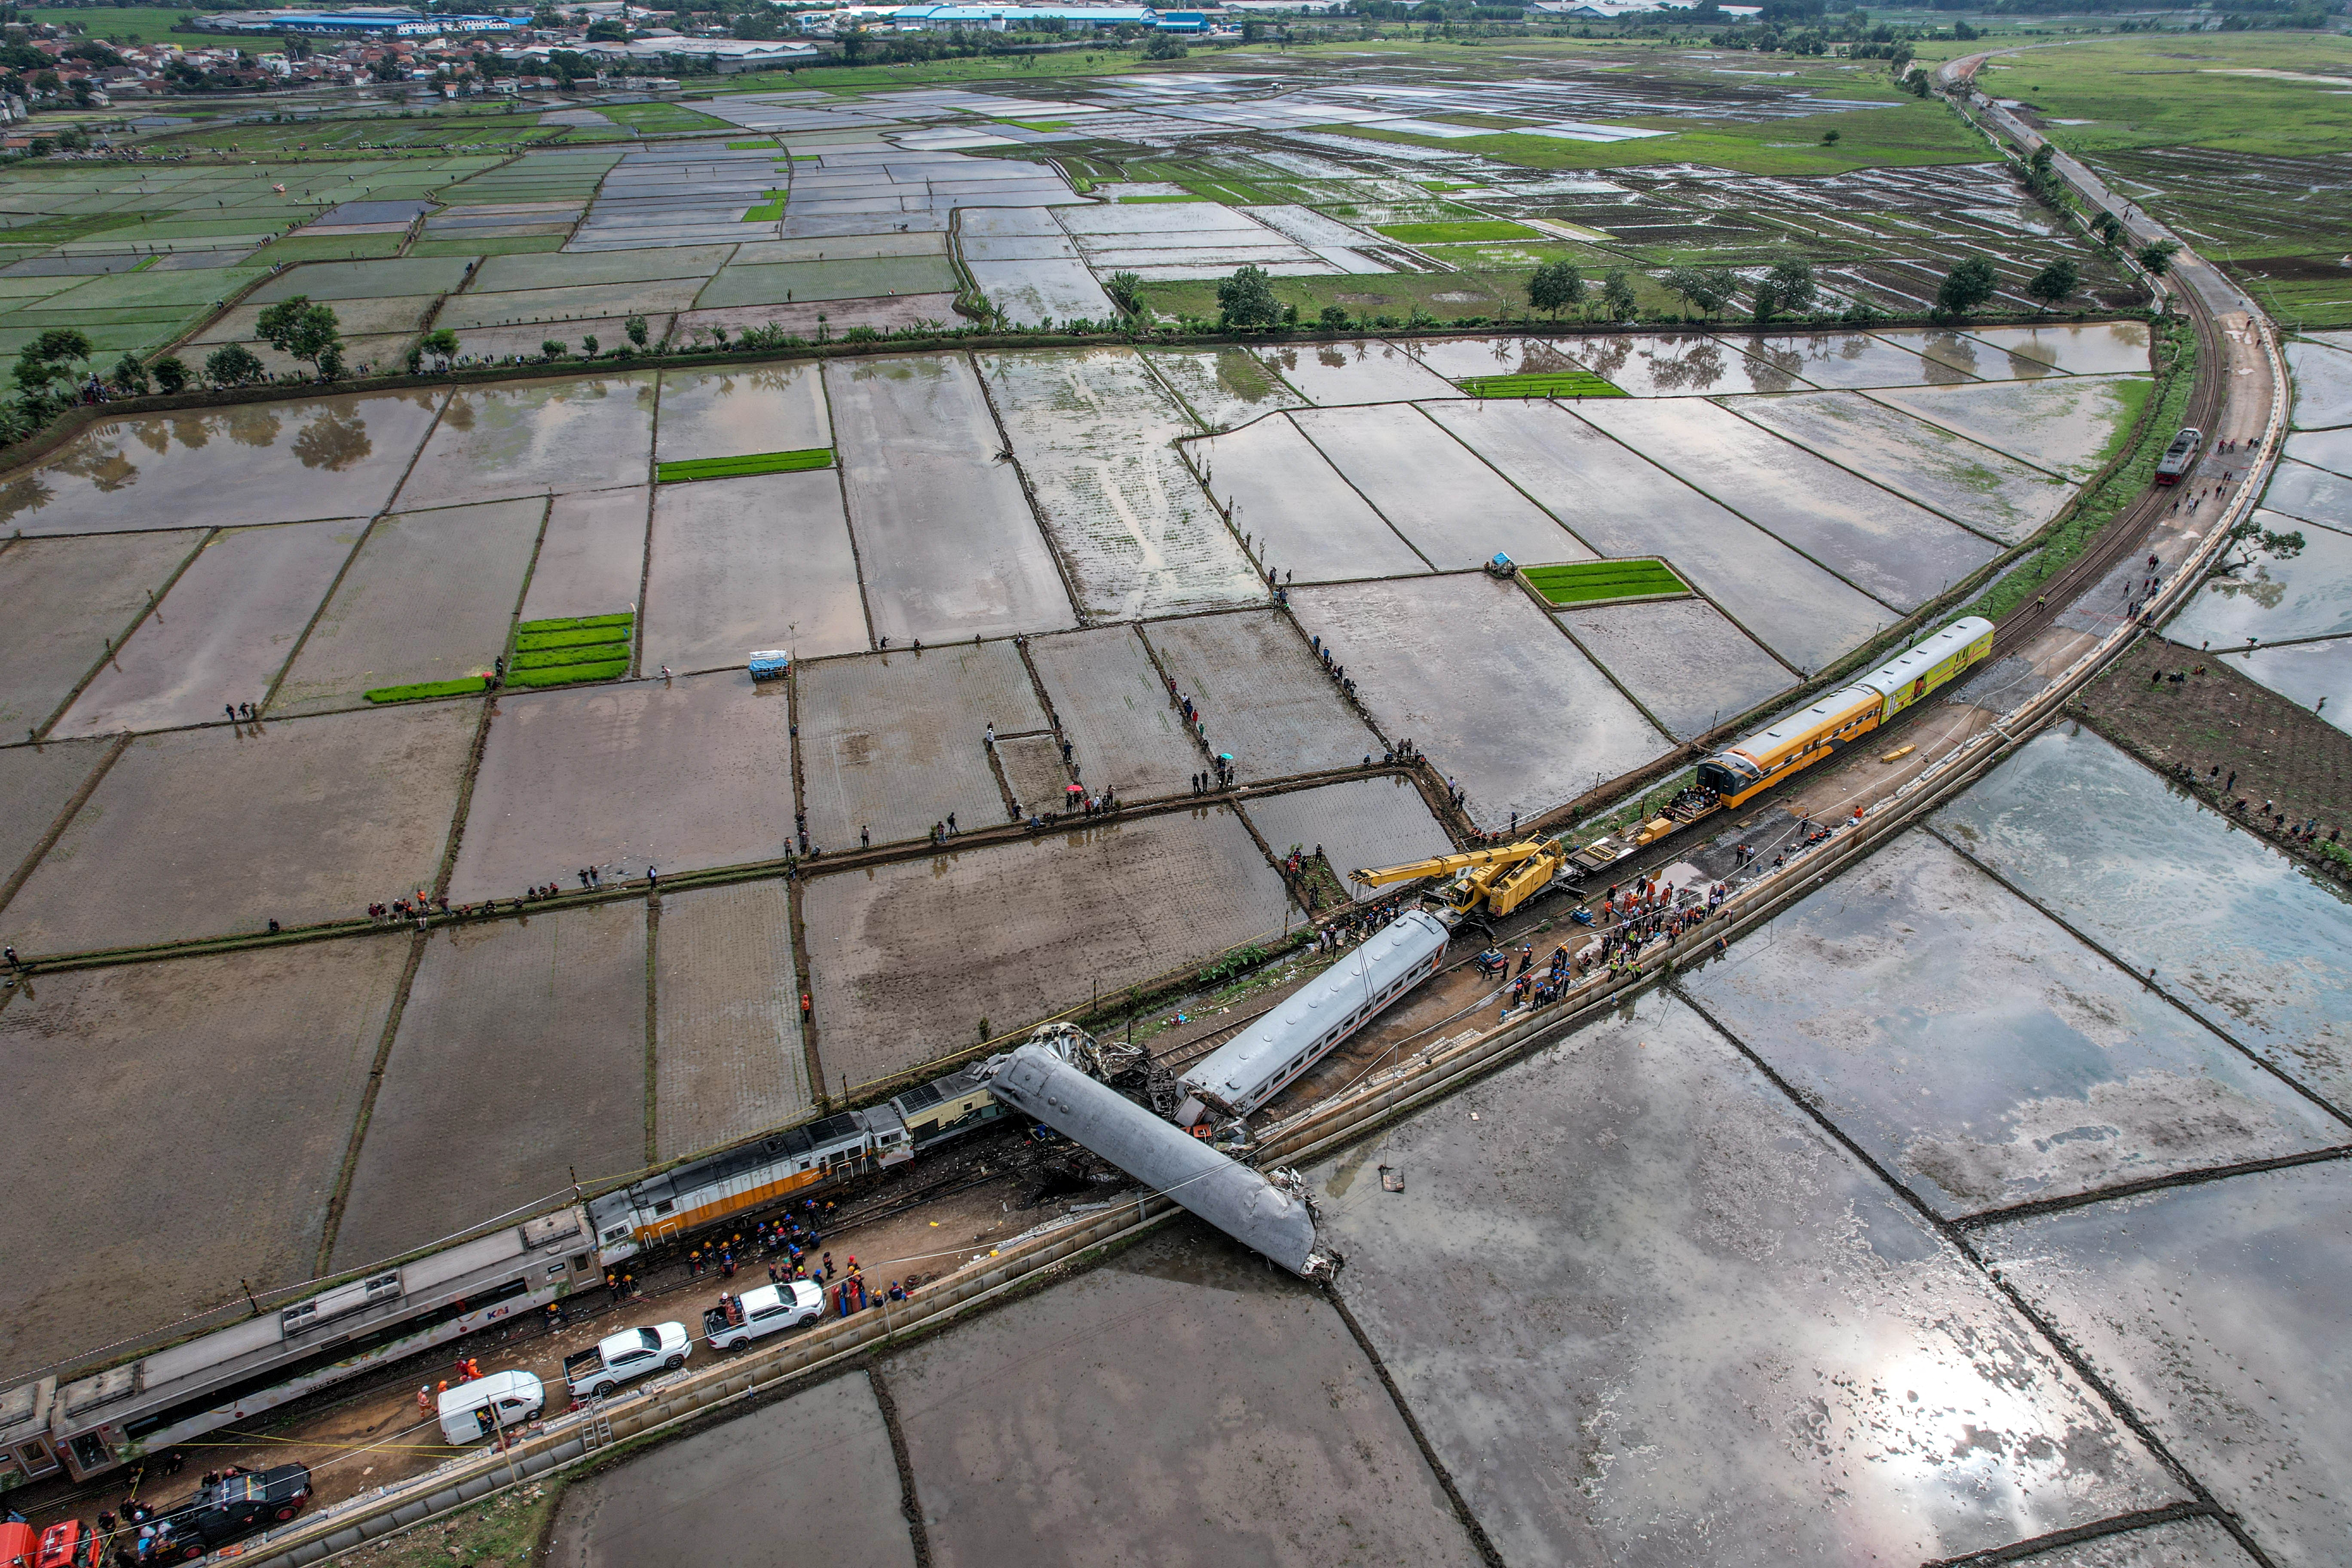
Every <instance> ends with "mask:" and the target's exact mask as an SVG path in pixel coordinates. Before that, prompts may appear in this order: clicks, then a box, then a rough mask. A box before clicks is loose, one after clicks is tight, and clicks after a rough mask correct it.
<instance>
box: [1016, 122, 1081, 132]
mask: <svg viewBox="0 0 2352 1568" xmlns="http://www.w3.org/2000/svg"><path fill="white" fill-rule="evenodd" d="M1004 123H1005V124H1007V125H1017V126H1019V127H1020V128H1021V129H1022V130H1024V131H1067V130H1068V129H1069V128H1070V122H1069V121H1066V120H1008V121H1005V122H1004Z"/></svg>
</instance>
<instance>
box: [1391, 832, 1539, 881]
mask: <svg viewBox="0 0 2352 1568" xmlns="http://www.w3.org/2000/svg"><path fill="white" fill-rule="evenodd" d="M1543 848H1544V847H1543V846H1542V845H1540V844H1538V843H1536V842H1534V841H1533V840H1531V839H1530V840H1526V841H1523V842H1520V843H1517V844H1506V845H1503V846H1502V847H1499V848H1495V849H1465V850H1464V851H1463V852H1462V853H1461V854H1459V855H1440V856H1437V857H1435V858H1433V859H1428V860H1415V861H1412V862H1411V863H1410V864H1408V865H1403V866H1385V867H1382V868H1380V869H1378V870H1370V871H1362V870H1360V871H1350V872H1349V873H1348V880H1349V881H1351V882H1360V883H1362V884H1363V885H1364V886H1365V887H1367V888H1379V887H1384V886H1386V885H1387V884H1389V883H1391V882H1410V881H1412V879H1414V878H1416V877H1443V876H1444V875H1445V874H1446V873H1447V872H1449V871H1466V870H1470V869H1472V868H1475V867H1480V866H1496V867H1501V866H1516V865H1517V864H1518V863H1519V862H1520V861H1522V860H1526V859H1529V858H1532V857H1534V856H1538V855H1540V854H1542V853H1543Z"/></svg>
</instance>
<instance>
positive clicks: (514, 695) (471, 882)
mask: <svg viewBox="0 0 2352 1568" xmlns="http://www.w3.org/2000/svg"><path fill="white" fill-rule="evenodd" d="M789 729H790V724H789V721H787V719H786V718H785V699H784V693H783V691H782V688H780V687H778V686H776V685H775V684H774V683H773V682H770V683H767V684H766V685H765V686H760V685H755V684H753V682H752V680H751V677H749V676H747V675H742V674H739V673H736V672H733V671H725V670H722V671H717V672H714V673H712V674H709V675H695V676H681V677H679V678H677V679H674V680H662V679H658V678H656V679H647V680H634V681H628V682H625V683H623V684H620V685H604V686H585V687H579V688H575V689H571V690H551V691H508V692H503V693H501V694H500V695H499V698H498V700H497V702H496V704H495V706H494V709H493V711H492V713H491V716H490V733H489V739H488V742H487V743H486V744H485V745H484V747H483V749H482V762H481V767H480V770H479V772H478V774H477V776H476V780H475V784H474V796H473V801H472V807H471V809H470V810H469V811H468V812H467V816H466V833H465V838H464V841H463V842H462V844H461V845H460V846H459V847H458V851H457V868H456V870H455V871H454V872H453V873H452V874H451V877H450V881H449V896H450V897H451V898H452V899H454V900H457V901H458V902H460V903H470V902H472V901H474V900H477V899H481V898H486V897H487V898H514V897H516V896H518V895H520V893H521V892H522V890H523V889H525V888H527V887H535V886H537V885H538V884H540V883H541V882H558V883H561V884H562V886H564V887H565V888H576V887H577V886H578V879H577V877H576V876H575V872H576V871H578V870H579V869H581V868H586V867H593V868H596V870H597V871H598V873H599V874H600V875H601V876H603V877H604V878H606V879H623V878H629V877H642V876H644V875H645V874H646V868H647V867H648V866H651V867H655V868H658V869H660V870H662V871H665V872H669V873H673V874H675V873H677V872H681V871H699V870H704V869H707V868H710V867H714V866H734V865H740V864H742V863H743V862H745V861H751V860H774V859H780V858H782V856H783V853H784V851H785V849H786V848H787V847H789V846H790V845H791V842H792V833H793V820H792V793H791V790H790V787H789V782H788V781H789V780H790V779H791V777H792V767H793V753H792V742H791V739H790V737H789V734H788V731H789Z"/></svg>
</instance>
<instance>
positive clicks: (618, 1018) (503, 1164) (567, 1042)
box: [334, 901, 650, 1268]
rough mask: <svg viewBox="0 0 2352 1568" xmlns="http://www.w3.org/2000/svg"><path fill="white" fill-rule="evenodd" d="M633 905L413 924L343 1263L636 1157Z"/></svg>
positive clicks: (638, 1076)
mask: <svg viewBox="0 0 2352 1568" xmlns="http://www.w3.org/2000/svg"><path fill="white" fill-rule="evenodd" d="M647 1163H650V1162H649V1161H648V1160H647V1159H646V910H645V906H644V905H643V904H642V903H638V902H635V901H629V902H623V903H614V904H602V905H590V906H587V907H583V908H580V909H572V910H563V911H562V912H561V913H558V914H542V915H538V916H535V917H533V918H531V919H530V920H525V921H498V922H496V923H493V924H488V925H481V926H451V927H445V928H443V929H442V930H439V931H435V932H434V933H433V934H432V935H431V936H430V937H429V938H427V939H426V942H425V960H424V963H422V964H421V965H420V966H419V967H418V969H417V972H416V979H415V984H413V985H412V986H411V987H410V989H409V994H408V1005H407V1007H406V1008H405V1009H404V1011H403V1012H402V1014H401V1018H400V1030H399V1033H398V1034H397V1035H396V1036H395V1037H394V1039H393V1044H392V1057H391V1059H390V1061H389V1062H388V1063H387V1064H386V1065H385V1068H384V1075H383V1088H382V1089H379V1090H378V1091H377V1093H376V1100H375V1107H374V1111H373V1115H371V1117H370V1118H369V1121H368V1126H367V1136H366V1139H365V1140H364V1141H363V1142H362V1143H361V1145H360V1157H359V1163H358V1164H357V1166H356V1168H355V1169H354V1170H353V1172H352V1189H351V1202H350V1205H349V1207H348V1208H347V1209H346V1210H345V1211H344V1215H343V1222H342V1226H341V1229H339V1230H338V1231H337V1232H336V1233H335V1251H334V1264H335V1267H336V1268H358V1267H360V1266H362V1265H363V1264H367V1263H371V1262H373V1261H375V1260H376V1259H378V1258H392V1257H394V1256H396V1255H398V1254H399V1253H401V1252H403V1251H405V1250H407V1249H408V1248H410V1247H422V1246H424V1245H425V1244H426V1243H427V1242H430V1241H434V1240H436V1239H437V1238H439V1237H445V1236H449V1235H452V1234H454V1233H456V1232H457V1231H460V1230H464V1229H466V1228H467V1227H468V1226H475V1225H478V1224H479V1223H481V1222H482V1221H484V1220H486V1219H488V1218H490V1217H491V1216H493V1215H501V1214H506V1213H509V1212H511V1211H515V1210H518V1209H525V1210H530V1211H532V1212H535V1211H536V1209H537V1208H538V1207H541V1206H544V1205H547V1204H549V1203H551V1202H553V1201H555V1200H556V1199H557V1198H558V1197H559V1196H560V1195H561V1194H563V1193H565V1192H566V1191H567V1190H568V1188H569V1185H570V1183H571V1181H572V1172H574V1171H576V1172H578V1173H579V1178H580V1180H582V1181H583V1182H588V1183H595V1182H599V1181H602V1180H603V1179H604V1178H606V1177H609V1176H613V1175H617V1174H622V1173H628V1172H632V1171H636V1170H640V1169H642V1168H643V1167H644V1166H646V1164H647Z"/></svg>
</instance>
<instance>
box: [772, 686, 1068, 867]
mask: <svg viewBox="0 0 2352 1568" xmlns="http://www.w3.org/2000/svg"><path fill="white" fill-rule="evenodd" d="M793 680H794V682H795V683H796V684H797V685H798V687H799V701H800V715H801V737H800V755H801V769H802V775H803V806H802V809H803V810H804V811H805V812H806V813H807V814H808V832H809V837H810V839H811V840H812V842H813V844H814V847H816V848H819V849H835V850H838V849H847V848H854V847H857V844H858V835H859V833H860V831H861V830H863V831H864V832H865V833H866V835H867V836H868V837H869V838H870V840H871V842H873V843H876V844H887V843H890V842H892V841H894V840H898V839H902V838H920V837H923V836H924V835H926V834H928V833H929V832H930V830H931V825H932V824H933V823H937V822H944V821H945V820H946V819H947V817H948V816H949V814H950V813H953V814H955V816H956V818H957V824H956V825H957V826H959V827H968V826H988V825H992V824H994V823H998V822H1002V821H1003V820H1004V819H1005V815H1006V811H1005V805H1004V795H1003V790H1002V789H1001V788H1000V787H999V786H998V784H997V779H996V773H995V772H994V770H993V768H992V765H991V763H990V761H989V755H988V745H987V731H988V727H989V726H990V725H992V724H993V725H994V726H995V727H996V732H997V733H998V734H1000V735H1013V734H1021V733H1024V732H1027V731H1038V730H1043V729H1045V710H1044V709H1043V708H1042V707H1040V706H1039V704H1038V701H1037V690H1036V687H1035V685H1034V683H1033V682H1032V681H1031V680H1030V679H1029V671H1028V669H1027V668H1025V667H1024V665H1023V664H1022V662H1021V655H1020V652H1019V651H1018V650H1017V649H1015V648H1014V647H1013V645H1012V644H1011V643H1009V642H992V643H982V644H981V645H980V646H978V647H965V646H961V645H958V646H954V647H940V648H933V649H931V650H930V651H929V652H928V653H923V654H912V653H892V654H875V655H871V656H869V657H866V658H843V659H825V660H824V661H822V662H820V663H817V664H814V665H811V666H809V667H807V668H804V669H803V670H802V671H800V672H799V673H798V674H796V675H795V676H794V677H793Z"/></svg>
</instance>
